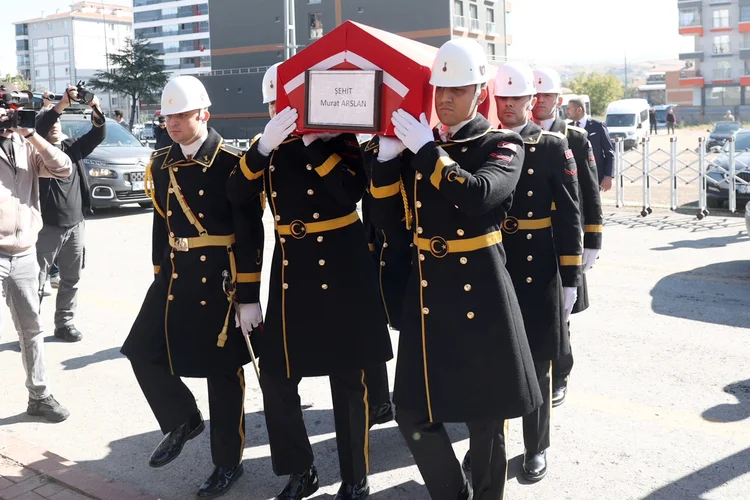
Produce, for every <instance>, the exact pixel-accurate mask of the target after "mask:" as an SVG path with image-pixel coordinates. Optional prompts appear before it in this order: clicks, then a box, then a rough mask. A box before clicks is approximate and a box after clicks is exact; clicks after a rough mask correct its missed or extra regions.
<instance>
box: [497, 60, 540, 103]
mask: <svg viewBox="0 0 750 500" xmlns="http://www.w3.org/2000/svg"><path fill="white" fill-rule="evenodd" d="M495 95H496V96H498V97H522V96H527V95H536V88H535V87H534V73H532V71H531V68H529V67H528V66H527V65H525V64H521V63H517V62H508V63H505V64H503V65H502V66H500V69H498V70H497V75H495Z"/></svg>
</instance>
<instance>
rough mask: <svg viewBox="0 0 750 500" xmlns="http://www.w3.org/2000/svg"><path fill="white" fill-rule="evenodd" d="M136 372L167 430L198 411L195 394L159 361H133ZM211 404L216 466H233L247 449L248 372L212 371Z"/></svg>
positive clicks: (209, 399) (160, 421)
mask: <svg viewBox="0 0 750 500" xmlns="http://www.w3.org/2000/svg"><path fill="white" fill-rule="evenodd" d="M131 364H132V365H133V372H134V373H135V377H136V379H138V383H139V384H140V386H141V390H142V391H143V394H144V395H145V396H146V400H147V401H148V404H149V406H150V407H151V410H152V411H153V412H154V416H156V420H157V421H158V422H159V427H161V431H162V432H163V433H164V434H166V433H168V432H171V431H173V430H174V429H176V428H177V427H179V426H180V425H181V424H183V423H185V422H186V421H187V420H188V419H189V418H190V417H191V416H192V415H193V414H195V413H196V412H197V411H198V407H197V406H196V404H195V398H194V397H193V394H192V393H191V392H190V389H188V388H187V386H186V385H185V384H184V383H183V382H182V380H181V379H180V377H176V376H174V375H172V374H171V373H170V371H169V367H168V366H165V365H162V364H157V363H149V362H145V363H141V362H134V361H131ZM207 381H208V406H209V410H210V411H211V458H212V459H213V462H214V465H216V466H217V467H224V468H228V469H229V468H232V467H234V466H236V465H237V464H239V463H240V462H241V461H242V452H243V451H244V449H245V407H244V406H245V373H244V371H243V369H242V367H240V368H239V369H238V370H237V371H236V372H235V373H230V374H222V375H211V376H210V377H208V378H207Z"/></svg>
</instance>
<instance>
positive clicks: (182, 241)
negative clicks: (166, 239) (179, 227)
mask: <svg viewBox="0 0 750 500" xmlns="http://www.w3.org/2000/svg"><path fill="white" fill-rule="evenodd" d="M174 249H175V250H177V251H178V252H187V251H188V250H189V249H190V246H189V245H188V239H187V238H175V239H174Z"/></svg>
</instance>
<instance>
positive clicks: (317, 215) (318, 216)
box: [313, 212, 320, 220]
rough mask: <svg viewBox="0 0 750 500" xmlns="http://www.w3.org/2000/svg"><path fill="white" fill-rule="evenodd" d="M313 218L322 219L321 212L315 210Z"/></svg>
mask: <svg viewBox="0 0 750 500" xmlns="http://www.w3.org/2000/svg"><path fill="white" fill-rule="evenodd" d="M313 219H316V220H317V219H320V214H319V213H318V212H315V213H314V214H313Z"/></svg>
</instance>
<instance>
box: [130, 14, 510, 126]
mask: <svg viewBox="0 0 750 500" xmlns="http://www.w3.org/2000/svg"><path fill="white" fill-rule="evenodd" d="M144 1H145V0H144ZM294 8H295V18H294V24H295V26H296V29H295V31H296V41H297V46H298V47H297V49H298V50H301V49H304V47H306V46H308V45H309V44H311V43H314V42H315V41H316V40H317V39H318V38H320V37H321V36H323V35H324V34H325V33H327V32H329V31H331V30H332V29H333V28H335V27H337V26H339V25H340V24H341V23H342V22H344V21H346V20H352V21H356V22H359V23H362V24H367V25H369V26H373V27H375V28H378V29H382V30H386V31H390V32H393V33H397V34H399V35H401V36H404V37H406V38H411V39H414V40H418V41H420V42H422V43H426V44H429V45H433V46H436V47H439V46H440V45H442V44H443V43H444V42H446V41H447V40H449V39H451V38H452V37H458V36H465V37H469V38H474V39H476V40H478V41H479V43H481V44H482V45H483V46H484V47H485V49H486V50H487V53H488V54H489V56H490V58H491V59H492V60H495V61H503V60H505V57H506V56H507V45H508V43H509V42H510V37H509V36H508V35H507V33H506V29H505V27H506V22H505V19H506V14H507V12H506V11H508V10H509V9H510V4H509V2H507V1H506V0H408V1H406V0H346V1H343V0H295V4H294ZM209 10H210V18H211V20H212V22H213V24H214V26H221V28H222V29H221V30H214V31H212V32H211V71H210V72H205V73H202V74H200V75H199V77H200V78H201V80H202V81H203V83H204V84H205V85H206V88H207V89H208V93H209V95H210V96H211V102H212V106H211V124H212V126H213V127H214V128H216V129H217V131H219V133H221V134H222V135H223V136H224V137H227V138H233V139H244V138H250V137H253V136H254V135H255V134H256V133H258V132H261V131H262V130H263V127H264V126H265V124H266V122H267V121H268V110H267V106H265V105H264V104H262V99H261V82H262V80H263V74H264V73H265V71H266V69H267V68H268V67H269V66H271V65H273V64H275V63H277V62H280V61H283V60H284V54H285V42H284V40H285V30H284V2H283V1H278V2H269V1H268V0H210V4H209Z"/></svg>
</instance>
